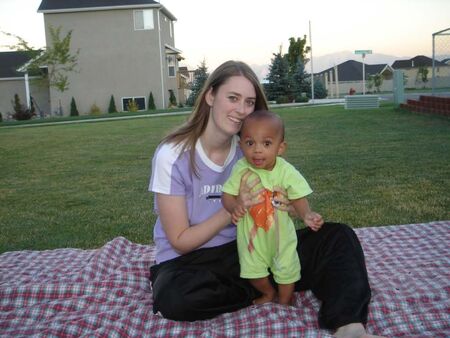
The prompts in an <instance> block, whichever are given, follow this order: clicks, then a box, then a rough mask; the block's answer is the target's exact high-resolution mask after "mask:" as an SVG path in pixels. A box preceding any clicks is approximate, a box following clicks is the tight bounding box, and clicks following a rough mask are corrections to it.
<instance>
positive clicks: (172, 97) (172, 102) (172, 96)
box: [169, 89, 177, 108]
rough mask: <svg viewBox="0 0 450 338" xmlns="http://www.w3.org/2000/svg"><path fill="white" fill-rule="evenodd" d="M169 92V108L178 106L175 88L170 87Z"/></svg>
mask: <svg viewBox="0 0 450 338" xmlns="http://www.w3.org/2000/svg"><path fill="white" fill-rule="evenodd" d="M169 93H170V94H169V102H170V106H169V108H172V107H176V106H177V98H176V97H175V94H174V92H173V90H172V89H169Z"/></svg>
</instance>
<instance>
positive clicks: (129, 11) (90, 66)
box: [38, 0, 182, 115]
mask: <svg viewBox="0 0 450 338" xmlns="http://www.w3.org/2000/svg"><path fill="white" fill-rule="evenodd" d="M38 12H39V13H43V14H44V24H45V34H46V43H47V45H48V46H50V45H51V44H52V41H51V35H50V27H53V28H58V27H60V28H61V38H62V37H64V36H66V34H67V33H68V32H69V31H71V32H72V38H71V50H72V51H73V53H75V52H76V51H77V50H78V51H79V54H78V61H77V64H78V65H77V71H76V72H73V73H70V75H69V89H68V90H66V91H64V92H60V91H58V90H56V89H55V88H49V100H50V103H49V106H50V108H49V109H50V112H51V114H55V113H57V112H59V111H60V110H61V109H60V108H61V107H62V110H63V113H64V115H68V114H69V112H70V102H71V99H72V97H73V98H74V99H75V102H76V104H77V108H78V111H79V112H80V113H89V112H90V111H91V108H92V107H93V106H94V105H96V106H97V107H99V108H100V110H101V111H103V112H106V111H108V106H109V101H110V98H111V95H112V96H113V97H114V99H115V105H116V107H117V110H121V111H124V110H127V109H128V103H129V102H130V100H133V99H134V100H135V102H136V103H137V105H138V107H139V110H145V109H147V107H148V97H149V94H150V93H152V94H153V98H154V101H155V105H156V107H157V108H167V107H168V106H169V104H170V103H169V97H170V94H171V92H173V93H174V95H175V96H176V97H177V96H178V92H179V90H178V82H177V72H178V62H179V61H180V60H181V59H182V57H181V51H180V50H178V49H177V48H176V47H175V43H174V41H175V40H174V21H176V18H175V16H174V15H173V14H172V13H171V12H169V10H168V9H167V8H165V7H164V6H163V5H162V4H160V3H159V2H157V1H152V0H64V1H61V0H42V2H41V4H40V6H39V9H38ZM177 101H178V97H177Z"/></svg>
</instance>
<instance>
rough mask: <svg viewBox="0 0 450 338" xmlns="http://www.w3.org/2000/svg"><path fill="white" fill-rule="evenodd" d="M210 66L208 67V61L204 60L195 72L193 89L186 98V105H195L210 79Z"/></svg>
mask: <svg viewBox="0 0 450 338" xmlns="http://www.w3.org/2000/svg"><path fill="white" fill-rule="evenodd" d="M208 76H209V74H208V67H206V61H205V60H203V61H202V62H201V64H200V66H199V67H198V68H197V69H196V70H195V72H194V83H193V84H192V91H191V94H190V95H189V97H188V99H187V100H186V105H188V106H191V107H192V106H193V105H194V104H195V101H196V100H197V97H198V96H199V95H200V92H201V91H202V89H203V86H204V84H205V82H206V80H207V79H208Z"/></svg>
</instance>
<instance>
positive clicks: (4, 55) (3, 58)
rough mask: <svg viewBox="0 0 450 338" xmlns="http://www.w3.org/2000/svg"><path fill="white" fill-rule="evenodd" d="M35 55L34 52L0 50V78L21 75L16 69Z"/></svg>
mask: <svg viewBox="0 0 450 338" xmlns="http://www.w3.org/2000/svg"><path fill="white" fill-rule="evenodd" d="M35 56H36V52H35V51H34V52H28V51H20V52H17V51H15V52H0V78H17V77H23V76H24V74H23V73H21V72H18V71H17V69H18V68H20V67H21V66H23V65H24V64H25V63H27V62H28V61H30V60H31V59H32V58H33V57H35Z"/></svg>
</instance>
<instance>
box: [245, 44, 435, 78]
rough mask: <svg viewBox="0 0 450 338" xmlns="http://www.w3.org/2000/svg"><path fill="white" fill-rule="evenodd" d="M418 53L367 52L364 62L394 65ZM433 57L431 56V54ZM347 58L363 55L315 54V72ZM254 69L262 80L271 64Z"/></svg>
mask: <svg viewBox="0 0 450 338" xmlns="http://www.w3.org/2000/svg"><path fill="white" fill-rule="evenodd" d="M414 56H416V55H413V56H394V55H386V54H377V53H374V54H367V55H366V57H365V59H364V62H365V63H366V64H371V65H376V64H386V63H387V64H388V65H392V63H394V61H396V60H408V59H411V58H413V57H414ZM429 57H431V56H429ZM347 60H356V61H359V62H362V56H361V55H356V54H355V53H353V52H351V51H342V52H337V53H332V54H326V55H322V56H314V55H313V67H314V69H313V71H314V73H319V72H321V71H323V70H325V69H328V68H331V67H333V66H334V65H338V64H340V63H343V62H345V61H347ZM251 67H252V69H253V71H254V72H255V73H256V75H257V76H258V78H259V79H260V80H263V79H264V78H266V77H267V74H268V72H269V65H268V64H266V65H255V64H252V65H251ZM306 71H307V72H308V73H311V64H310V62H308V63H307V64H306Z"/></svg>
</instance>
